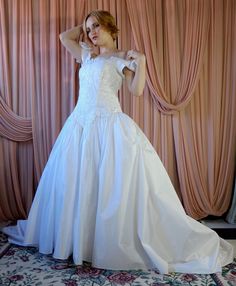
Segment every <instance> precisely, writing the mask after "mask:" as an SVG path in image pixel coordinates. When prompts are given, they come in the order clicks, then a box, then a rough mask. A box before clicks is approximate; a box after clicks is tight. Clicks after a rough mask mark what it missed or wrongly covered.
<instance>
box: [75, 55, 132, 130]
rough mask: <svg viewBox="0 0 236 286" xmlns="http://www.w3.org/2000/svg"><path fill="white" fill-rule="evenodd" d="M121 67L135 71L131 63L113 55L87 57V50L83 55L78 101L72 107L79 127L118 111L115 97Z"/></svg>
mask: <svg viewBox="0 0 236 286" xmlns="http://www.w3.org/2000/svg"><path fill="white" fill-rule="evenodd" d="M125 66H127V67H128V68H129V69H131V70H133V71H134V70H135V63H134V62H133V61H128V60H125V59H122V58H119V57H116V56H111V57H108V58H106V57H103V56H98V57H96V58H91V56H90V53H89V51H86V50H85V51H84V52H83V54H82V66H81V68H80V72H79V79H80V90H79V99H78V102H77V105H76V108H75V112H76V113H77V118H78V119H79V120H80V121H81V124H82V125H84V124H85V123H86V121H88V120H89V119H90V120H91V119H94V118H95V117H96V116H107V115H109V114H110V113H111V112H121V107H120V103H119V100H118V96H117V95H118V90H119V89H120V87H121V84H122V80H123V78H124V74H123V69H124V67H125ZM90 120H89V121H90Z"/></svg>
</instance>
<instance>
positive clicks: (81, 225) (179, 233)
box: [4, 49, 233, 273]
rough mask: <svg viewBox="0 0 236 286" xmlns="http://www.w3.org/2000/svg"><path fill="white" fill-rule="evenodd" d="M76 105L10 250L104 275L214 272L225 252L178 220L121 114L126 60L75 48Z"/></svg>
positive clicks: (179, 213) (156, 168)
mask: <svg viewBox="0 0 236 286" xmlns="http://www.w3.org/2000/svg"><path fill="white" fill-rule="evenodd" d="M83 51H84V52H83V63H82V67H81V69H80V93H79V100H78V103H77V105H76V107H75V109H74V111H73V112H72V114H71V115H70V116H69V118H68V119H67V121H66V123H65V125H64V127H63V129H62V130H61V133H60V135H59V136H58V139H57V141H56V143H55V145H54V147H53V149H52V151H51V154H50V157H49V160H48V162H47V165H46V167H45V169H44V172H43V174H42V177H41V180H40V183H39V186H38V189H37V192H36V195H35V198H34V201H33V204H32V207H31V210H30V213H29V217H28V219H27V220H21V221H18V223H17V226H11V227H7V228H4V232H5V233H6V234H8V235H9V240H10V242H12V243H15V244H19V245H25V246H37V247H38V248H39V252H41V253H44V254H53V257H55V258H58V259H66V258H68V257H69V256H70V255H71V254H73V260H74V263H75V264H78V265H80V264H82V263H83V261H88V262H91V263H92V265H93V266H95V267H99V268H106V269H113V270H116V269H119V270H129V269H153V268H155V269H158V270H159V271H160V272H161V273H168V272H170V271H176V272H185V273H213V272H218V271H221V267H222V266H224V265H226V264H228V263H230V262H231V261H232V259H233V248H232V246H231V245H230V244H229V243H227V242H226V241H224V240H222V239H221V238H219V237H218V235H217V234H216V233H215V232H214V231H212V230H211V229H209V228H207V227H205V226H204V225H202V224H201V223H199V222H197V221H195V220H194V219H192V218H190V217H189V216H187V215H186V213H185V211H184V209H183V207H182V205H181V203H180V201H179V199H178V197H177V195H176V192H175V190H174V188H173V186H172V184H171V181H170V179H169V177H168V174H167V172H166V170H165V169H164V167H163V165H162V163H161V161H160V159H159V157H158V155H157V153H156V151H155V150H154V148H153V147H152V145H151V144H150V142H149V141H148V139H147V138H146V137H145V135H144V134H143V132H142V131H141V130H140V128H139V127H138V126H137V125H136V124H135V122H134V121H133V120H132V119H131V118H130V117H128V116H127V115H126V114H124V113H123V112H122V111H121V107H120V104H119V101H118V98H117V92H118V90H119V89H120V87H121V84H122V80H123V78H124V75H123V72H122V71H123V69H124V67H125V66H126V67H128V68H129V69H131V70H134V69H135V64H134V62H132V61H127V60H124V59H121V58H118V57H115V56H113V57H110V58H104V57H102V56H98V57H97V58H94V59H93V58H91V57H90V53H89V51H88V50H86V49H83Z"/></svg>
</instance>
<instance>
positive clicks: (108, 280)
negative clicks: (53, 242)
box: [0, 233, 236, 286]
mask: <svg viewBox="0 0 236 286" xmlns="http://www.w3.org/2000/svg"><path fill="white" fill-rule="evenodd" d="M0 257H1V259H0V285H1V286H6V285H30V286H33V285H35V286H40V285H51V286H52V285H67V286H76V285H82V286H90V285H91V286H115V285H123V286H129V285H134V286H138V285H150V286H167V285H176V286H177V285H183V286H187V285H188V286H189V285H191V286H195V285H201V286H203V285H204V286H215V285H217V286H225V285H227V286H235V285H236V260H235V261H234V262H233V263H232V264H230V265H228V266H227V267H224V269H223V271H222V273H221V274H218V273H217V274H212V275H195V274H180V273H170V274H168V275H161V274H159V273H158V271H142V270H140V271H137V270H132V271H111V270H103V269H96V268H93V267H91V266H90V265H89V264H86V263H85V264H84V265H83V266H76V265H74V264H73V262H72V260H71V259H68V260H66V261H61V260H60V261H59V260H56V259H54V258H52V257H51V256H47V255H42V254H40V253H38V251H37V249H36V248H33V247H19V246H16V245H10V244H9V243H8V242H7V238H6V236H5V235H3V234H1V233H0Z"/></svg>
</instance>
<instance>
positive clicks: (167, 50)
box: [0, 0, 236, 221]
mask: <svg viewBox="0 0 236 286" xmlns="http://www.w3.org/2000/svg"><path fill="white" fill-rule="evenodd" d="M93 9H105V10H108V11H110V12H111V13H112V14H113V15H114V16H115V18H116V21H117V24H118V27H119V29H120V32H119V37H118V40H117V46H118V48H119V49H121V50H128V49H137V50H140V51H142V52H144V53H145V55H146V58H147V82H146V87H145V90H144V94H143V96H142V97H140V98H136V97H132V96H131V95H130V94H129V92H128V90H127V88H126V87H125V86H124V87H123V88H122V90H121V92H120V93H119V98H120V102H121V105H122V108H123V110H124V112H126V113H127V114H128V115H130V116H131V117H132V118H133V119H134V120H135V121H136V122H137V123H138V124H139V126H140V127H141V128H142V129H143V131H144V132H145V134H146V135H147V137H148V138H149V139H150V141H151V143H152V144H153V146H154V147H155V149H156V150H157V152H158V154H159V156H160V158H161V160H162V162H163V163H164V165H165V167H166V169H167V171H168V173H169V175H170V177H171V180H172V182H173V184H174V186H175V189H176V191H177V193H178V195H179V197H180V199H181V200H182V202H183V205H184V207H185V210H186V211H187V213H188V214H189V215H191V216H192V217H194V218H197V219H199V218H202V217H205V216H207V215H216V216H220V215H222V214H224V213H225V212H226V211H227V209H228V208H229V204H230V199H231V196H232V187H233V175H234V158H235V140H236V127H235V122H236V115H235V114H236V113H235V112H234V109H235V107H236V87H235V78H236V55H235V52H234V51H235V50H236V23H235V19H236V3H235V1H233V0H209V1H204V0H120V1H119V0H87V1H85V0H50V1H48V0H40V1H37V0H9V1H4V0H0V220H1V221H8V220H15V219H19V218H25V217H26V216H27V213H28V211H29V208H30V205H31V202H32V199H33V196H34V192H35V190H36V187H37V183H38V180H39V179H40V176H41V174H42V171H43V168H44V166H45V164H46V161H47V158H48V156H49V153H50V150H51V148H52V146H53V144H54V142H55V140H56V137H57V136H58V133H59V132H60V129H61V128H62V126H63V123H64V122H65V120H66V118H67V117H68V115H69V114H70V112H71V111H72V110H73V108H74V106H75V104H76V100H77V97H78V70H79V66H78V65H77V64H75V61H74V60H73V59H72V57H71V56H70V55H69V53H68V52H66V50H65V48H64V47H63V46H62V45H61V44H60V41H59V37H58V36H59V34H60V33H61V32H62V31H65V30H66V29H69V28H71V27H73V26H75V25H78V24H80V23H82V20H83V18H84V16H85V15H86V14H87V13H88V12H89V11H91V10H93ZM157 175H158V174H157ZM49 191H50V190H49Z"/></svg>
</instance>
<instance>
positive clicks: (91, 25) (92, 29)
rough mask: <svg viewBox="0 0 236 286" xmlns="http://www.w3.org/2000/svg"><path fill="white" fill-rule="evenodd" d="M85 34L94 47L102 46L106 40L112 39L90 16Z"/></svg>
mask: <svg viewBox="0 0 236 286" xmlns="http://www.w3.org/2000/svg"><path fill="white" fill-rule="evenodd" d="M86 32H87V35H88V38H89V39H90V40H91V42H92V43H93V44H94V45H95V46H101V45H104V44H105V43H106V42H107V40H108V39H109V40H110V38H111V39H112V37H111V34H110V33H109V32H107V31H106V30H105V29H104V28H103V26H101V25H100V24H99V22H98V20H97V19H96V18H95V17H94V16H90V17H89V18H88V19H87V21H86Z"/></svg>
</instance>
